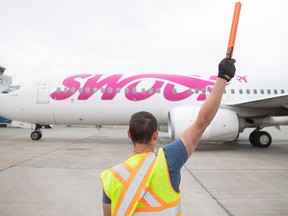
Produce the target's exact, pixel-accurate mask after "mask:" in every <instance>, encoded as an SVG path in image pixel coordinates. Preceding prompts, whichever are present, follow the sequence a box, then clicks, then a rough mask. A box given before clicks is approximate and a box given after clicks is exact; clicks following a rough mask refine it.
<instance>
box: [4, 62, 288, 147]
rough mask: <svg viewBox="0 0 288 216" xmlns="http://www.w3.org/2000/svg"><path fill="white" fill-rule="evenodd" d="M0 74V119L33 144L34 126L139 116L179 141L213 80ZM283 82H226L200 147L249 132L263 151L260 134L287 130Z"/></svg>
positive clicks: (266, 141)
mask: <svg viewBox="0 0 288 216" xmlns="http://www.w3.org/2000/svg"><path fill="white" fill-rule="evenodd" d="M4 70H5V68H3V67H1V69H0V84H1V87H0V89H1V93H0V101H1V103H0V115H1V116H3V117H5V118H8V119H14V120H17V121H21V122H29V123H33V124H35V129H34V131H32V133H31V139H32V140H40V139H41V137H42V131H41V130H40V128H41V126H42V125H99V126H105V125H116V126H119V125H128V121H129V119H130V116H131V115H132V114H133V113H135V112H137V111H141V110H145V111H148V112H151V113H153V114H154V115H155V116H156V118H157V120H158V124H159V131H165V132H168V134H169V137H170V138H171V139H176V138H178V137H180V136H181V133H182V132H183V131H184V130H185V128H186V127H187V126H188V125H189V124H190V123H191V122H192V121H193V120H194V119H195V118H196V116H197V113H198V111H199V108H200V106H201V105H202V104H203V102H204V101H205V99H206V98H207V96H208V95H209V93H210V92H211V90H212V88H213V85H214V83H215V80H216V79H217V76H215V75H201V76H199V75H184V74H161V73H159V74H158V73H153V74H149V73H147V74H90V73H84V74H70V75H57V76H49V75H48V76H42V77H38V78H28V79H26V80H21V81H20V82H14V81H13V83H12V80H13V79H12V78H11V77H10V76H6V75H4ZM287 80H288V76H287V75H283V74H282V75H275V74H273V75H260V74H259V75H239V74H237V75H236V76H235V77H234V78H233V79H232V80H231V81H230V82H229V83H227V87H226V90H225V93H224V95H223V98H222V101H221V106H220V108H219V111H218V113H217V115H216V116H215V118H214V120H213V121H212V122H211V124H210V125H209V126H208V128H207V129H206V131H205V132H204V134H203V136H202V138H201V141H223V142H224V141H232V140H237V138H238V136H239V134H240V133H241V132H243V131H244V129H246V128H255V129H254V131H253V132H252V133H251V134H250V136H249V141H250V143H251V144H252V145H253V146H256V147H268V146H270V145H271V143H272V137H271V135H270V134H269V133H268V132H266V131H263V130H262V129H263V128H265V127H271V126H275V127H276V128H278V129H279V130H280V126H281V125H287V124H288V87H287Z"/></svg>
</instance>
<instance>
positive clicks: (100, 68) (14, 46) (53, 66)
mask: <svg viewBox="0 0 288 216" xmlns="http://www.w3.org/2000/svg"><path fill="white" fill-rule="evenodd" d="M235 2H236V1H231V0H25V1H24V0H0V8H1V12H0V65H1V66H4V67H6V68H7V70H6V72H5V73H6V74H9V75H15V76H19V75H20V76H32V75H42V74H57V73H62V72H63V73H70V72H71V73H126V72H129V73H188V74H201V73H211V74H215V73H217V65H218V62H219V61H220V60H221V59H222V58H223V57H224V56H225V52H226V49H227V43H228V39H229V33H230V27H231V22H232V16H233V12H234V6H235ZM241 2H242V10H241V15H240V21H239V26H238V33H237V38H236V45H235V50H234V56H233V57H234V58H235V59H236V60H237V72H238V73H239V74H251V73H257V74H261V73H265V74H267V73H273V74H275V73H287V74H288V41H287V40H288V24H287V22H288V1H286V0H243V1H241Z"/></svg>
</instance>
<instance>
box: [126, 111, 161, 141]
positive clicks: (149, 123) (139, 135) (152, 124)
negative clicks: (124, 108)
mask: <svg viewBox="0 0 288 216" xmlns="http://www.w3.org/2000/svg"><path fill="white" fill-rule="evenodd" d="M129 131H130V136H131V139H132V142H133V143H135V142H138V143H143V144H149V142H150V141H151V139H152V136H153V133H154V132H155V131H157V119H156V118H155V116H154V115H152V114H151V113H149V112H145V111H141V112H137V113H135V114H133V115H132V116H131V119H130V122H129Z"/></svg>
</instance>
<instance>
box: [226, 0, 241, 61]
mask: <svg viewBox="0 0 288 216" xmlns="http://www.w3.org/2000/svg"><path fill="white" fill-rule="evenodd" d="M240 10H241V2H236V3H235V9H234V15H233V21H232V26H231V31H230V38H229V43H228V49H227V53H226V58H232V54H233V49H234V44H235V38H236V32H237V27H238V21H239V16H240Z"/></svg>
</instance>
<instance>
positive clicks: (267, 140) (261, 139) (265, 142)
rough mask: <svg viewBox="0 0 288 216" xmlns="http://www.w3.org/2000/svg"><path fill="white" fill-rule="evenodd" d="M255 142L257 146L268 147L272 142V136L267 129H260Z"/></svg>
mask: <svg viewBox="0 0 288 216" xmlns="http://www.w3.org/2000/svg"><path fill="white" fill-rule="evenodd" d="M254 142H255V145H256V146H257V147H262V148H267V147H269V146H270V145H271V143H272V137H271V135H270V134H269V133H268V132H266V131H258V132H256V133H255V135H254Z"/></svg>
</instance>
